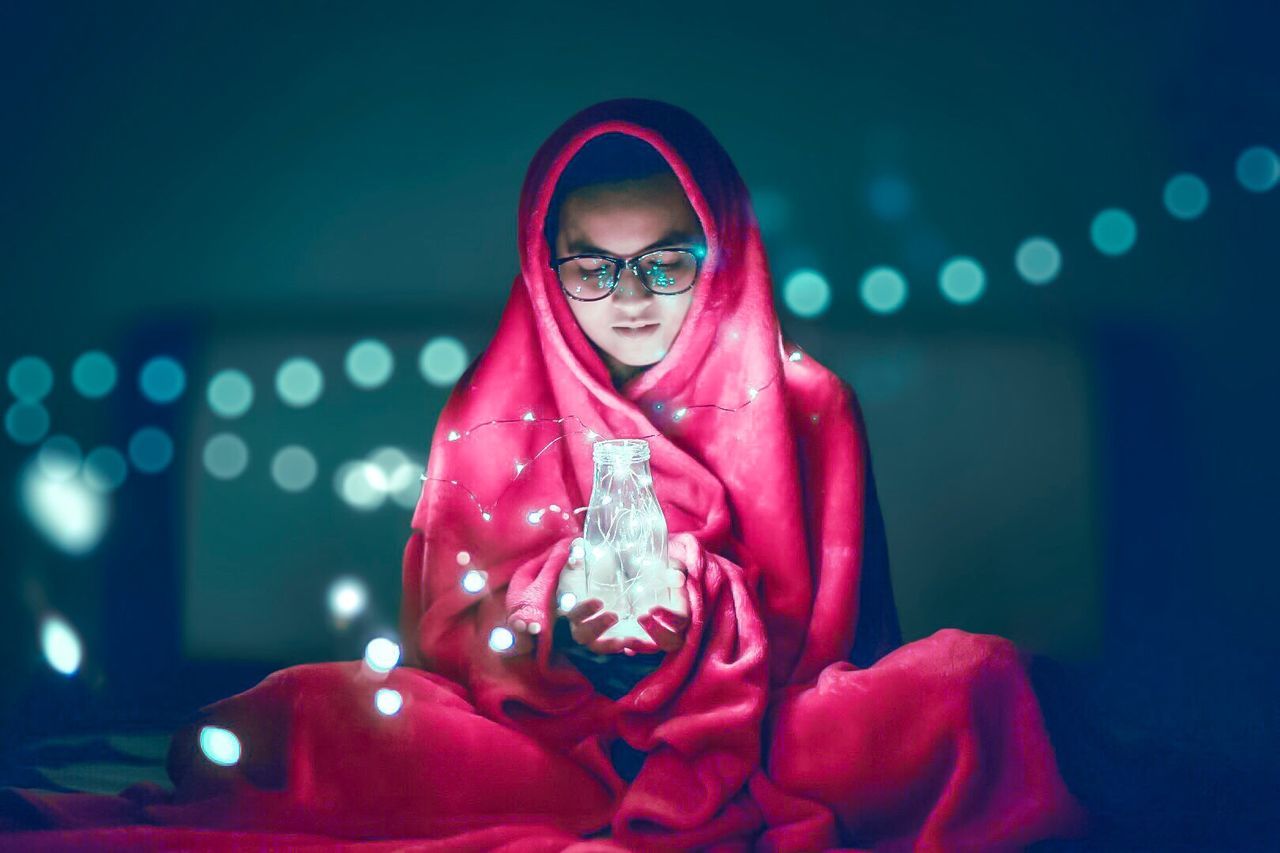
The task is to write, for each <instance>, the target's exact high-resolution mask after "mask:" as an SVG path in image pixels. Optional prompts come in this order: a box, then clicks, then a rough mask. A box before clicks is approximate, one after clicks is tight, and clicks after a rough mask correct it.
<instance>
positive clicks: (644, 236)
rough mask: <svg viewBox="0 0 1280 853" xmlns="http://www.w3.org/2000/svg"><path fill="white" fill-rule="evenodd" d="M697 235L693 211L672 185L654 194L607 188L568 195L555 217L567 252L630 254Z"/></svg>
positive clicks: (679, 190)
mask: <svg viewBox="0 0 1280 853" xmlns="http://www.w3.org/2000/svg"><path fill="white" fill-rule="evenodd" d="M592 189H595V188H592ZM701 235H702V227H701V225H700V223H699V222H698V216H697V213H696V212H695V211H694V209H693V206H692V205H691V204H689V200H688V198H686V197H685V195H684V192H683V190H682V189H681V188H680V186H679V184H678V183H673V185H671V186H669V187H667V188H665V189H664V190H662V191H657V192H646V191H642V192H632V191H627V190H625V189H622V188H617V187H610V188H608V189H602V190H601V191H597V192H592V193H590V194H583V195H578V194H577V193H574V194H573V195H571V196H570V197H569V198H568V199H566V200H565V205H564V208H563V210H562V213H561V217H560V237H561V239H562V241H563V243H564V244H565V245H566V248H567V250H568V251H571V252H617V253H627V254H630V253H633V252H638V251H643V250H644V249H646V248H651V247H652V246H658V245H671V244H673V243H682V242H688V241H690V240H694V239H698V238H700V237H701Z"/></svg>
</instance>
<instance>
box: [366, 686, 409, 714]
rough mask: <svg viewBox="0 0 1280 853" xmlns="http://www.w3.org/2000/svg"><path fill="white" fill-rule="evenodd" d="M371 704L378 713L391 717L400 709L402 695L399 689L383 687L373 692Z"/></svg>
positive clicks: (402, 705) (402, 699) (402, 700)
mask: <svg viewBox="0 0 1280 853" xmlns="http://www.w3.org/2000/svg"><path fill="white" fill-rule="evenodd" d="M373 704H374V707H376V708H377V709H378V712H379V713H381V714H383V715H385V716H388V717H391V716H394V715H395V714H398V713H400V709H401V708H403V707H404V697H403V696H401V695H400V691H399V690H392V689H391V688H390V687H383V688H381V689H380V690H378V692H377V693H375V694H373Z"/></svg>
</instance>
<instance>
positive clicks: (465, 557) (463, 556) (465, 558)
mask: <svg viewBox="0 0 1280 853" xmlns="http://www.w3.org/2000/svg"><path fill="white" fill-rule="evenodd" d="M470 562H471V552H470V551H459V552H458V565H459V566H465V565H466V564H467V563H470Z"/></svg>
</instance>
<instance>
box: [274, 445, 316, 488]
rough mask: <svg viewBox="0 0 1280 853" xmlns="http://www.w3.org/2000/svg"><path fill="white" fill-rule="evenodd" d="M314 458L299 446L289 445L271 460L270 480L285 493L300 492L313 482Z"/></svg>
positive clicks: (314, 474)
mask: <svg viewBox="0 0 1280 853" xmlns="http://www.w3.org/2000/svg"><path fill="white" fill-rule="evenodd" d="M318 470H319V466H318V465H316V458H315V457H314V456H312V455H311V451H310V450H307V449H306V448H305V447H303V446H302V445H300V444H290V445H287V446H285V447H282V448H280V449H279V450H277V451H276V455H275V456H273V457H272V458H271V479H273V480H275V481H276V485H277V486H279V487H280V488H282V489H284V490H285V491H286V492H301V491H303V490H304V489H306V488H308V487H309V486H310V485H311V484H312V483H314V482H315V479H316V473H317V472H318Z"/></svg>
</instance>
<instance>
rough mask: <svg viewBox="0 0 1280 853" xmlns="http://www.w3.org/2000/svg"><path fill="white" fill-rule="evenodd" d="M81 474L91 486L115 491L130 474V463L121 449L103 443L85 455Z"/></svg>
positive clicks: (104, 490)
mask: <svg viewBox="0 0 1280 853" xmlns="http://www.w3.org/2000/svg"><path fill="white" fill-rule="evenodd" d="M81 475H82V476H83V477H84V482H85V485H87V486H88V487H89V488H91V489H95V490H97V491H99V492H103V493H105V492H113V491H115V490H116V489H118V488H120V486H121V485H122V484H123V483H124V481H125V478H126V477H128V476H129V465H128V463H126V462H125V459H124V454H122V453H121V452H120V451H119V450H116V449H115V448H114V447H108V446H106V445H103V446H102V447H95V448H94V449H93V450H91V451H89V454H88V455H87V456H85V458H84V465H83V466H82V468H81Z"/></svg>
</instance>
